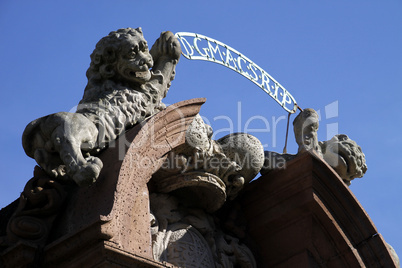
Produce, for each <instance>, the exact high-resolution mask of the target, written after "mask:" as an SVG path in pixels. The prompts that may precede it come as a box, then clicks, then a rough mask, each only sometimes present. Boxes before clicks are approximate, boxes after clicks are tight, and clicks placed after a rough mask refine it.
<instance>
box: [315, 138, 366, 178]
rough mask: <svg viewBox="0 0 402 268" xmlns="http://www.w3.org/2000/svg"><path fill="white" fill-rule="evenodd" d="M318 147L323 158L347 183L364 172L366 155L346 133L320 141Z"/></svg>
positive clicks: (361, 175)
mask: <svg viewBox="0 0 402 268" xmlns="http://www.w3.org/2000/svg"><path fill="white" fill-rule="evenodd" d="M320 147H321V151H322V155H323V158H324V160H325V161H326V162H327V163H328V164H329V165H330V166H331V167H332V168H333V169H335V171H336V173H338V175H339V176H341V178H342V179H343V181H344V182H345V183H346V184H347V185H350V183H351V181H352V180H353V179H355V178H361V177H363V175H364V173H366V171H367V165H366V157H365V155H364V153H363V152H362V149H361V148H360V146H359V145H357V143H356V142H355V141H354V140H351V139H350V138H349V137H348V136H347V135H344V134H339V135H335V136H334V137H333V138H332V139H330V140H328V141H324V142H320Z"/></svg>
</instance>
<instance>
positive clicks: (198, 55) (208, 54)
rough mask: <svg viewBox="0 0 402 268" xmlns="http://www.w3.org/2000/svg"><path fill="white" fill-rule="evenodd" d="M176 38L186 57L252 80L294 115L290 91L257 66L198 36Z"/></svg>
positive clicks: (229, 49)
mask: <svg viewBox="0 0 402 268" xmlns="http://www.w3.org/2000/svg"><path fill="white" fill-rule="evenodd" d="M175 35H176V37H177V38H178V39H179V40H180V43H181V47H182V54H183V56H184V57H185V58H187V59H190V60H205V61H210V62H215V63H218V64H221V65H223V66H226V67H227V68H229V69H231V70H233V71H235V72H237V73H239V74H241V75H243V76H244V77H246V78H247V79H249V80H250V81H252V82H253V83H254V84H256V85H257V86H258V87H260V88H261V89H262V90H264V91H265V92H266V93H267V94H268V95H270V96H271V97H272V98H273V99H274V100H275V101H276V102H277V103H279V105H281V106H282V108H283V109H285V110H286V111H288V112H289V113H294V112H296V110H297V107H298V106H297V103H296V100H295V99H294V98H293V96H292V95H291V94H290V93H289V91H287V90H286V89H285V88H284V87H283V86H282V85H281V84H279V83H278V81H276V80H275V79H274V78H273V77H272V76H270V75H269V74H268V73H267V72H266V71H264V70H263V69H262V68H261V67H260V66H258V65H257V64H255V63H254V62H253V61H251V60H250V59H249V58H247V57H246V56H244V55H243V54H241V53H240V52H238V51H237V50H235V49H234V48H231V47H229V46H228V45H225V44H224V43H222V42H219V41H217V40H214V39H212V38H210V37H206V36H204V35H201V34H196V33H187V32H179V33H176V34H175Z"/></svg>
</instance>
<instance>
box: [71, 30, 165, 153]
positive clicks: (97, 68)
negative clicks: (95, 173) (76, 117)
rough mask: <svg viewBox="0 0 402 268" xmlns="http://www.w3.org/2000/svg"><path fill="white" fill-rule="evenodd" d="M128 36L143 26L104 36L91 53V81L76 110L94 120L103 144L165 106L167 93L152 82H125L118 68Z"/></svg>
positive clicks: (89, 74) (134, 34)
mask: <svg viewBox="0 0 402 268" xmlns="http://www.w3.org/2000/svg"><path fill="white" fill-rule="evenodd" d="M129 35H132V36H138V35H141V36H142V31H141V28H137V29H132V28H126V29H119V30H117V31H113V32H111V33H110V34H109V35H108V36H106V37H104V38H102V39H101V40H100V41H99V42H98V43H97V44H96V48H95V50H94V51H93V53H92V54H91V64H90V67H89V68H88V70H87V73H86V75H87V78H88V84H87V86H86V88H85V91H84V96H83V98H82V100H81V101H80V103H79V106H78V109H77V113H81V114H83V115H84V116H86V117H87V118H89V119H90V120H91V121H92V122H94V123H95V125H96V126H97V128H98V130H99V137H98V142H99V146H100V147H104V146H105V145H106V144H107V143H108V142H110V141H112V140H115V139H116V138H117V136H119V135H120V134H121V133H122V132H123V131H124V129H125V128H127V127H130V126H133V125H134V124H136V123H139V122H141V121H143V120H144V119H145V118H146V117H148V116H150V115H152V114H154V113H156V112H157V111H159V110H161V109H162V108H164V105H163V103H162V102H161V99H162V97H164V96H161V94H160V92H158V90H157V89H156V88H155V87H154V86H153V84H152V82H146V83H143V84H135V85H134V86H133V84H132V83H131V84H130V83H128V82H125V79H124V78H123V77H121V76H120V75H119V73H118V71H117V68H116V65H117V60H118V56H119V54H120V53H121V44H122V43H123V42H126V40H127V38H128V37H129ZM155 78H156V79H158V77H157V76H155V75H153V78H151V80H152V79H154V80H155ZM102 144H103V146H102Z"/></svg>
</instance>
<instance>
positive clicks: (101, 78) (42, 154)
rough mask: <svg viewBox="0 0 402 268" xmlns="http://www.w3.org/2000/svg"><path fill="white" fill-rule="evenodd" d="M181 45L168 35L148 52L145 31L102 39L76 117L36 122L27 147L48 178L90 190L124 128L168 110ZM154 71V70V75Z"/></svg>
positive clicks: (28, 132) (27, 131) (63, 115)
mask: <svg viewBox="0 0 402 268" xmlns="http://www.w3.org/2000/svg"><path fill="white" fill-rule="evenodd" d="M180 53H181V48H180V43H179V42H178V40H177V39H176V38H175V37H174V35H173V34H172V33H171V32H164V33H162V34H161V36H160V38H159V39H158V40H156V42H155V44H154V45H153V47H152V49H151V51H149V50H148V45H147V42H146V41H145V39H144V37H143V34H142V30H141V28H137V29H131V28H127V29H120V30H117V31H115V32H111V33H110V34H109V35H108V36H106V37H104V38H102V39H101V40H100V41H99V42H98V44H97V45H96V48H95V50H94V52H93V53H92V55H91V65H90V67H89V69H88V71H87V77H88V84H87V86H86V88H85V92H84V96H83V99H82V100H81V101H80V103H79V106H78V109H77V112H76V113H65V112H61V113H56V114H52V115H48V116H45V117H42V118H39V119H37V120H34V121H32V122H31V123H30V124H28V126H27V127H26V129H25V131H24V134H23V147H24V150H25V152H26V153H27V155H28V156H30V157H32V158H34V159H35V160H36V161H37V163H38V164H39V165H40V166H41V167H42V168H43V169H44V170H45V171H46V172H47V173H48V175H49V176H51V177H55V178H58V179H64V180H69V179H71V180H74V181H75V182H76V183H77V184H78V185H90V184H92V183H93V182H94V181H95V180H96V179H97V178H98V176H99V173H100V171H101V169H102V166H103V164H102V161H101V160H100V159H99V158H98V157H97V156H95V155H96V154H97V153H98V152H99V150H101V149H103V148H105V147H106V146H107V145H108V144H109V143H110V142H111V141H113V140H115V139H116V138H117V137H118V136H119V135H120V134H122V133H123V132H124V131H125V129H126V128H129V127H132V126H133V125H135V124H137V123H139V122H141V121H143V120H144V119H145V118H147V117H149V116H151V115H153V114H155V113H157V112H159V111H160V110H161V109H163V108H165V105H164V104H163V103H162V102H161V100H162V98H164V97H165V96H166V93H167V91H168V89H169V87H170V82H171V81H172V80H173V78H174V75H175V66H176V64H177V62H178V60H179V57H180ZM150 68H152V70H150Z"/></svg>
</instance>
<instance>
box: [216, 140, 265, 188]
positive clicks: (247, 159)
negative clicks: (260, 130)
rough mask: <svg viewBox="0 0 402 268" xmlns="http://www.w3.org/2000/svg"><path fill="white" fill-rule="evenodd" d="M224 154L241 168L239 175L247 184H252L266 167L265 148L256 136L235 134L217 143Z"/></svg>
mask: <svg viewBox="0 0 402 268" xmlns="http://www.w3.org/2000/svg"><path fill="white" fill-rule="evenodd" d="M216 142H217V143H218V144H219V145H220V146H221V148H222V152H223V153H224V154H225V155H226V156H227V157H228V158H229V159H231V160H232V161H235V162H236V163H237V164H239V165H240V166H241V170H240V171H239V173H240V174H241V175H242V176H243V178H244V181H245V183H248V182H250V181H251V180H252V179H254V177H255V176H256V175H257V174H258V172H260V170H261V168H262V166H263V165H264V148H263V146H262V144H261V142H260V141H259V140H258V139H257V138H256V137H254V136H252V135H250V134H246V133H233V134H229V135H227V136H225V137H223V138H220V139H219V140H217V141H216Z"/></svg>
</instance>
